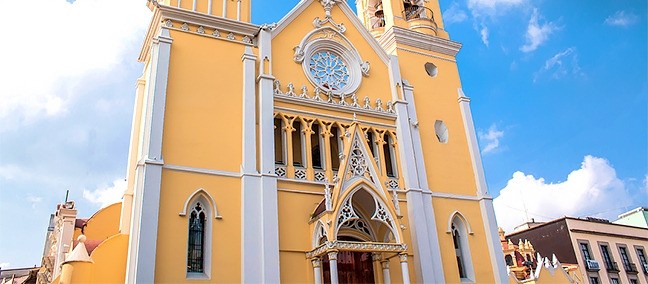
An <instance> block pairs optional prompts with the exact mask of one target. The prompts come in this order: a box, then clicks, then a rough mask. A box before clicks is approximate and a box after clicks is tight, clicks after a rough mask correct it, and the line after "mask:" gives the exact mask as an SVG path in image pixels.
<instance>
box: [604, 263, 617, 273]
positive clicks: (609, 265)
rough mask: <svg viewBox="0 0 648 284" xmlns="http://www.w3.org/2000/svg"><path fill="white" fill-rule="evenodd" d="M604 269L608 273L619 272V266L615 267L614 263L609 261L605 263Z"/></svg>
mask: <svg viewBox="0 0 648 284" xmlns="http://www.w3.org/2000/svg"><path fill="white" fill-rule="evenodd" d="M605 269H606V270H607V271H608V272H619V271H620V270H619V265H617V263H616V261H610V262H605Z"/></svg>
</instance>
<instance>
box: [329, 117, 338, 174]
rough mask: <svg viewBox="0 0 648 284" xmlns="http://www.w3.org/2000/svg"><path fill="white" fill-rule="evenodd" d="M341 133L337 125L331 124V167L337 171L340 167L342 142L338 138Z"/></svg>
mask: <svg viewBox="0 0 648 284" xmlns="http://www.w3.org/2000/svg"><path fill="white" fill-rule="evenodd" d="M339 137H340V133H339V131H338V128H337V126H331V137H330V138H329V139H330V140H329V141H330V142H331V168H332V170H333V171H337V170H338V169H339V168H340V144H339V142H338V139H340V138H339Z"/></svg>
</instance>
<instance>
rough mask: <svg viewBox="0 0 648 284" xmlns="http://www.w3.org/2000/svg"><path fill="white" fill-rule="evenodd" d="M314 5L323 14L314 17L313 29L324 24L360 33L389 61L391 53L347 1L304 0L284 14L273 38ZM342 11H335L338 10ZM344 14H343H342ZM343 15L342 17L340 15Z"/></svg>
mask: <svg viewBox="0 0 648 284" xmlns="http://www.w3.org/2000/svg"><path fill="white" fill-rule="evenodd" d="M312 5H317V6H320V7H319V8H320V9H321V15H319V16H316V17H315V18H313V19H312V21H313V29H315V28H320V27H323V26H331V27H333V28H335V29H337V30H339V31H340V32H341V33H346V31H347V30H348V29H353V31H354V32H358V33H360V35H361V36H362V38H363V39H364V40H365V41H366V42H367V43H368V44H369V45H370V46H371V47H372V49H373V51H374V52H376V54H377V55H378V56H379V57H380V59H381V60H382V61H383V63H384V64H386V65H387V64H388V63H389V55H387V53H386V52H385V50H384V49H383V48H382V47H381V46H380V44H379V43H378V41H377V40H376V39H375V38H374V37H373V36H372V35H371V33H370V32H369V31H368V30H367V29H366V28H365V27H364V25H363V24H362V22H361V21H360V19H358V17H357V16H356V14H355V13H354V12H353V10H351V7H349V5H348V4H347V2H346V1H340V0H321V1H316V0H302V1H300V2H299V3H298V4H297V5H296V6H295V7H294V8H293V9H292V10H290V12H288V14H287V15H286V16H284V17H283V18H282V19H281V20H280V21H279V23H278V24H277V26H276V27H275V28H274V29H273V31H272V37H273V39H274V38H275V37H277V36H278V35H279V34H281V33H282V32H283V31H284V30H285V29H286V28H287V27H288V26H289V25H291V24H293V23H294V22H295V20H297V19H298V18H299V17H303V16H305V15H304V13H305V11H306V10H307V9H308V8H309V7H311V6H312ZM338 10H339V11H341V12H342V13H335V12H336V11H338ZM342 15H343V16H342ZM338 16H342V17H338Z"/></svg>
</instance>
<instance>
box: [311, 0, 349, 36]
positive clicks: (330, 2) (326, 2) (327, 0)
mask: <svg viewBox="0 0 648 284" xmlns="http://www.w3.org/2000/svg"><path fill="white" fill-rule="evenodd" d="M320 3H321V4H322V6H323V7H324V11H325V12H326V16H325V17H324V20H321V19H320V18H319V17H317V18H315V20H313V26H315V27H316V28H321V27H322V26H323V25H324V24H326V23H331V25H332V26H333V27H335V28H336V29H337V30H338V31H339V32H340V33H344V32H345V31H346V27H345V26H344V24H338V23H336V22H335V21H333V17H332V16H331V10H332V9H333V6H335V4H337V1H336V0H321V1H320Z"/></svg>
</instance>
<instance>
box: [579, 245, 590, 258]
mask: <svg viewBox="0 0 648 284" xmlns="http://www.w3.org/2000/svg"><path fill="white" fill-rule="evenodd" d="M580 248H581V251H582V252H583V257H584V258H585V261H587V260H591V259H592V256H591V255H590V251H589V246H588V245H587V243H580Z"/></svg>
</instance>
